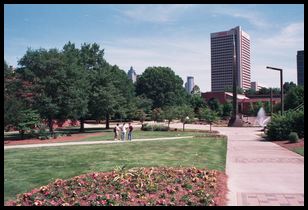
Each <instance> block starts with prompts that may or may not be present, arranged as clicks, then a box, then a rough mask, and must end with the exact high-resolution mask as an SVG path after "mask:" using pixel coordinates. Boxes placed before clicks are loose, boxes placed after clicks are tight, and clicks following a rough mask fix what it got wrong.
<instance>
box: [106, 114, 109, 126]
mask: <svg viewBox="0 0 308 210" xmlns="http://www.w3.org/2000/svg"><path fill="white" fill-rule="evenodd" d="M106 129H109V113H107V114H106Z"/></svg>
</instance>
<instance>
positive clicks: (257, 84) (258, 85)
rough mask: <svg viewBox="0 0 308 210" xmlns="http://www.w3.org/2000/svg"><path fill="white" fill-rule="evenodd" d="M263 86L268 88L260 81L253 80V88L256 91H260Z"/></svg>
mask: <svg viewBox="0 0 308 210" xmlns="http://www.w3.org/2000/svg"><path fill="white" fill-rule="evenodd" d="M263 87H264V88H266V86H265V85H262V84H260V83H259V82H251V89H253V90H254V91H258V90H260V89H261V88H263Z"/></svg>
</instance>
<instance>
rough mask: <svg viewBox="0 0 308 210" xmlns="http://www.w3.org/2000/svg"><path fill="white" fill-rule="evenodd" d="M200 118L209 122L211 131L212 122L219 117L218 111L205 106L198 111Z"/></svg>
mask: <svg viewBox="0 0 308 210" xmlns="http://www.w3.org/2000/svg"><path fill="white" fill-rule="evenodd" d="M200 118H201V120H205V121H206V122H207V123H209V124H210V131H212V124H213V122H215V121H217V120H218V119H219V117H218V113H217V112H215V111H213V110H211V109H209V108H207V107H206V108H204V109H202V110H201V111H200Z"/></svg>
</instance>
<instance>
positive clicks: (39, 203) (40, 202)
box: [34, 200, 43, 206]
mask: <svg viewBox="0 0 308 210" xmlns="http://www.w3.org/2000/svg"><path fill="white" fill-rule="evenodd" d="M34 205H35V206H41V205H43V202H42V201H40V200H36V201H34Z"/></svg>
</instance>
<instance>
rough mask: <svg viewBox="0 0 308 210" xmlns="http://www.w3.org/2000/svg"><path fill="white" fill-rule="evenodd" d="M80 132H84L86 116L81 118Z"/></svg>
mask: <svg viewBox="0 0 308 210" xmlns="http://www.w3.org/2000/svg"><path fill="white" fill-rule="evenodd" d="M79 132H81V133H84V118H83V117H82V118H80V129H79Z"/></svg>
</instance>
